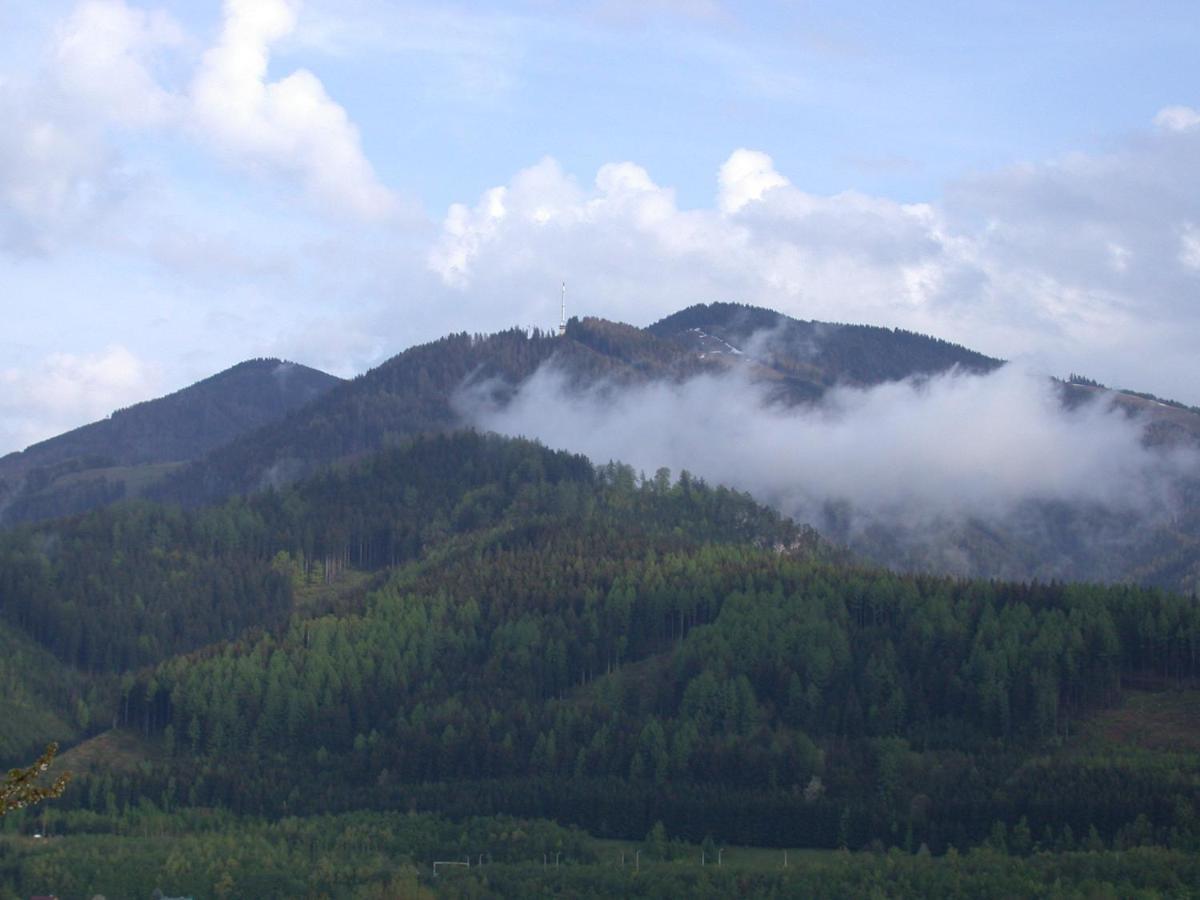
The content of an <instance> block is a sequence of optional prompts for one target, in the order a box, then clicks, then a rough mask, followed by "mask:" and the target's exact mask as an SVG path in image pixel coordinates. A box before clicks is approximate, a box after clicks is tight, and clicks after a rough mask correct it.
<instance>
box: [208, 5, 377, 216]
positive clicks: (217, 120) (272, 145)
mask: <svg viewBox="0 0 1200 900" xmlns="http://www.w3.org/2000/svg"><path fill="white" fill-rule="evenodd" d="M295 27H296V5H295V4H294V3H289V2H286V0H226V2H225V7H224V23H223V27H222V31H221V36H220V38H219V39H218V41H217V43H216V45H215V46H213V47H212V48H210V49H209V50H208V51H207V52H206V53H205V54H204V59H203V61H202V62H201V65H200V69H199V71H198V72H197V74H196V77H195V79H194V81H193V83H192V87H191V97H192V103H193V126H194V127H195V128H196V130H197V131H198V132H199V133H200V134H201V135H202V137H203V138H204V139H205V140H207V141H209V142H211V143H212V144H213V145H214V146H215V147H216V148H217V149H218V150H219V151H221V152H222V153H224V154H226V155H228V156H230V157H233V158H235V159H239V160H242V161H245V162H247V163H249V164H251V165H255V164H257V165H266V166H269V167H271V168H274V169H278V170H284V171H290V172H293V173H295V174H296V175H298V176H299V177H300V178H301V179H302V180H303V181H304V183H305V185H306V187H307V188H308V190H309V191H310V193H311V194H313V195H314V196H315V197H316V198H318V199H319V200H321V201H322V202H323V203H325V204H327V205H328V206H330V207H332V208H334V209H339V210H342V211H345V212H349V213H352V214H355V215H358V216H362V217H365V218H369V219H377V218H381V217H384V216H386V215H388V214H389V213H390V212H391V211H392V210H393V209H394V206H395V200H394V198H393V196H392V194H391V192H390V191H388V189H387V188H385V187H384V186H383V185H382V184H380V183H379V180H378V179H377V177H376V175H375V172H374V169H373V168H372V167H371V164H370V162H368V161H367V159H366V157H365V156H364V155H363V152H362V147H361V143H360V140H359V134H358V129H357V128H356V127H355V126H354V124H353V123H352V122H351V121H350V118H349V116H348V115H347V113H346V111H345V109H343V108H342V107H341V106H340V105H338V104H337V103H336V102H335V101H334V100H332V99H331V98H330V97H329V95H328V94H327V93H326V92H325V88H324V85H322V83H321V81H320V79H318V78H317V77H316V76H315V75H314V74H313V73H312V72H310V71H308V70H307V69H298V70H296V71H295V72H292V73H291V74H290V75H287V76H285V77H284V78H281V79H279V80H278V81H272V82H268V81H267V64H268V61H269V59H270V48H271V45H272V44H274V43H276V42H277V41H279V40H280V39H281V38H283V37H286V36H287V35H288V34H290V33H291V32H292V31H293V30H294V29H295Z"/></svg>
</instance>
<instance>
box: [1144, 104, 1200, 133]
mask: <svg viewBox="0 0 1200 900" xmlns="http://www.w3.org/2000/svg"><path fill="white" fill-rule="evenodd" d="M1154 124H1155V125H1157V126H1158V127H1159V128H1165V129H1166V130H1167V131H1191V130H1192V129H1193V128H1197V127H1200V112H1196V110H1194V109H1192V108H1191V107H1190V106H1167V107H1164V108H1163V109H1160V110H1159V111H1158V115H1156V116H1155V117H1154Z"/></svg>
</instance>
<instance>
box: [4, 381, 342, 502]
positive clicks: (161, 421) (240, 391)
mask: <svg viewBox="0 0 1200 900" xmlns="http://www.w3.org/2000/svg"><path fill="white" fill-rule="evenodd" d="M339 381H340V379H338V378H335V377H334V376H332V375H327V374H325V373H324V372H320V371H318V370H316V369H311V368H309V367H307V366H302V365H298V364H296V363H289V362H283V361H281V360H277V359H256V360H250V361H247V362H243V363H239V364H238V365H236V366H233V367H232V368H230V369H226V370H225V371H224V372H220V373H218V374H216V375H213V376H211V377H209V378H206V379H204V380H203V381H199V382H197V383H196V384H193V385H191V386H190V387H187V388H184V389H182V390H180V391H176V392H175V393H173V394H169V395H167V396H165V397H160V398H158V399H156V400H148V401H146V402H144V403H138V404H136V405H134V406H130V407H127V408H125V409H121V410H118V411H116V412H114V413H113V414H112V415H111V416H110V417H109V418H107V419H103V420H101V421H99V422H93V423H91V424H90V425H84V426H82V427H81V428H76V429H74V430H73V431H69V432H67V433H66V434H62V435H59V436H58V437H54V438H50V439H49V440H45V441H42V442H40V443H37V444H34V445H32V446H30V447H29V448H27V449H26V450H24V451H22V452H19V453H11V454H9V455H7V456H5V457H3V458H2V459H0V522H14V521H22V520H28V519H41V518H48V517H50V516H56V515H64V514H67V513H73V512H80V511H82V510H85V509H90V508H93V507H95V506H97V505H100V504H102V503H105V502H111V501H112V500H114V499H119V498H120V497H123V496H132V495H136V494H138V493H141V492H142V491H143V490H144V489H145V487H146V486H147V485H148V484H150V483H152V482H154V481H156V480H158V479H159V478H161V477H162V476H163V475H164V474H165V473H166V472H168V471H169V470H170V468H171V467H172V466H173V465H175V464H178V463H181V462H185V461H187V460H192V459H197V458H198V457H201V456H203V455H204V454H205V453H207V452H209V451H210V450H212V449H214V448H216V447H219V446H221V445H222V444H224V443H227V442H228V441H230V440H232V439H233V438H235V437H237V436H238V435H241V434H244V433H245V432H247V431H251V430H253V429H256V428H259V427H261V426H263V425H265V424H267V423H269V422H274V421H277V420H279V419H282V418H283V417H284V416H286V415H287V414H288V413H289V412H291V411H292V410H294V409H296V408H298V407H301V406H303V405H304V404H306V403H308V402H310V401H312V400H313V399H315V398H316V397H319V396H320V395H322V394H323V393H325V392H326V391H328V390H329V389H330V388H332V387H333V386H334V385H336V384H337V383H338V382H339Z"/></svg>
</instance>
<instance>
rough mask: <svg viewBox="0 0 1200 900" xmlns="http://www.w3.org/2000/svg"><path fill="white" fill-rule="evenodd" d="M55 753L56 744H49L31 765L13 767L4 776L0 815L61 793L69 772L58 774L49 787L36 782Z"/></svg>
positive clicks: (69, 775) (48, 767) (56, 750)
mask: <svg viewBox="0 0 1200 900" xmlns="http://www.w3.org/2000/svg"><path fill="white" fill-rule="evenodd" d="M56 753H58V744H50V745H48V746H47V747H46V750H45V752H43V753H42V755H41V756H39V757H38V760H37V762H35V763H34V764H33V765H32V766H30V767H29V768H27V769H13V770H11V771H10V772H9V773H8V775H6V776H5V777H4V781H3V783H0V816H4V815H7V814H8V813H10V812H12V811H13V810H16V809H23V808H24V807H26V806H33V804H35V803H40V802H41V801H43V800H47V799H50V798H52V797H59V796H61V795H62V792H63V791H64V790H65V789H66V787H67V782H68V781H70V780H71V774H70V773H69V772H64V773H63V774H62V775H59V776H58V778H56V779H55V780H54V782H53V783H52V784H51V785H50V786H49V787H42V786H41V785H39V784H38V779H39V778H41V777H42V776H43V775H44V774H46V772H47V771H48V770H49V769H50V764H51V763H52V762H54V756H55V754H56Z"/></svg>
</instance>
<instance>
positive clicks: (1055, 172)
mask: <svg viewBox="0 0 1200 900" xmlns="http://www.w3.org/2000/svg"><path fill="white" fill-rule="evenodd" d="M1171 121H1172V122H1176V123H1177V124H1178V122H1179V121H1182V119H1181V118H1180V116H1179V115H1176V116H1175V117H1174V118H1172V119H1171ZM1198 158H1200V129H1188V128H1162V129H1159V130H1158V131H1155V132H1147V133H1146V134H1144V135H1142V136H1140V137H1138V138H1137V139H1131V140H1130V141H1129V142H1128V143H1126V144H1125V145H1124V146H1121V147H1119V148H1117V149H1116V150H1113V151H1112V152H1109V153H1106V154H1071V155H1068V156H1065V157H1062V158H1060V159H1055V160H1051V161H1048V162H1045V163H1038V164H1024V165H1019V166H1013V167H1010V168H1006V169H1003V170H999V171H995V172H991V173H986V174H980V175H976V176H973V177H970V178H965V179H962V180H959V181H957V182H955V183H953V184H952V185H950V186H949V187H948V189H947V191H946V195H945V197H944V199H942V200H941V201H939V202H937V203H913V204H906V203H898V202H895V201H893V200H889V199H887V198H883V197H877V196H870V195H866V194H863V193H860V192H855V191H846V192H842V193H839V194H833V195H816V194H811V193H808V192H806V191H804V190H802V189H800V188H799V187H797V186H796V185H795V184H794V183H793V182H792V181H791V180H790V179H788V178H787V177H786V176H785V175H783V174H781V173H780V172H778V171H777V169H776V167H775V165H774V163H773V161H772V160H771V158H770V157H769V156H768V155H767V154H765V153H762V152H759V151H752V150H748V149H739V150H736V151H735V152H734V153H733V154H731V156H730V157H729V158H728V159H727V160H726V162H725V163H724V164H723V165H722V166H721V167H720V170H719V172H718V174H717V191H716V195H715V198H714V203H713V205H712V206H711V207H704V208H699V209H687V208H682V207H681V206H680V205H679V204H678V203H677V201H676V198H675V194H674V192H673V191H672V190H671V189H670V188H669V187H666V186H663V185H661V184H660V183H658V182H657V181H656V180H655V179H654V178H653V177H652V176H651V174H650V173H648V172H646V171H645V170H644V169H642V168H641V167H639V166H637V165H636V164H634V163H629V162H625V163H618V164H609V165H607V166H604V167H602V168H601V169H600V170H599V172H598V173H597V176H596V178H595V179H594V181H593V182H592V184H591V185H581V184H580V183H578V182H576V180H575V179H574V178H573V177H571V176H570V175H569V174H568V173H564V172H563V171H562V169H561V168H560V167H559V166H558V165H557V164H556V163H555V162H554V161H553V160H543V161H542V162H541V163H539V164H537V165H536V166H534V167H532V168H530V169H527V170H524V171H522V172H519V173H518V174H517V175H516V176H515V177H514V178H513V179H512V180H510V181H509V182H508V183H507V184H504V185H500V186H497V187H495V188H492V189H491V190H489V191H487V192H486V193H485V194H484V196H483V197H482V198H481V199H480V200H479V201H478V202H477V203H476V204H474V205H466V204H456V205H455V206H453V207H451V209H450V211H449V213H448V214H447V216H446V218H445V220H444V222H443V226H442V234H441V236H440V238H439V239H438V241H437V243H436V244H435V246H434V247H433V248H432V250H431V251H430V253H429V254H428V259H427V261H428V265H429V267H430V269H431V271H433V272H434V273H436V274H437V275H438V276H439V277H440V279H441V280H442V282H443V284H444V285H445V286H446V287H447V288H450V289H452V290H456V291H460V292H464V293H466V292H473V291H479V290H481V289H482V288H483V286H486V294H487V298H488V302H489V304H493V305H494V304H497V303H500V304H509V306H507V307H506V308H510V309H512V310H513V312H525V311H527V310H528V311H529V312H531V313H532V314H533V316H534V318H532V319H530V320H527V321H532V322H537V321H539V320H541V321H549V320H551V319H552V318H553V312H554V292H553V290H552V287H553V286H554V285H555V284H557V282H558V280H559V279H560V278H563V277H565V278H566V279H567V281H568V283H570V284H572V285H573V286H574V287H575V290H574V291H573V292H572V294H573V297H574V298H575V301H576V303H578V304H580V305H579V307H577V308H580V309H582V310H583V311H585V312H590V313H596V314H601V315H605V316H608V317H611V318H623V319H625V320H627V321H632V322H635V323H639V324H640V323H646V322H649V321H652V320H653V319H655V318H657V317H660V316H663V315H667V314H669V313H670V312H673V311H674V310H676V309H679V308H680V307H683V306H686V305H689V304H691V303H694V302H697V301H698V300H716V299H732V300H739V301H743V302H748V303H754V304H759V305H763V306H768V307H772V308H775V309H778V310H780V311H782V312H785V313H787V314H789V315H793V316H796V317H799V318H804V319H826V320H832V321H851V322H864V323H871V324H883V325H891V326H899V327H904V328H909V329H913V330H917V331H923V332H927V333H932V334H936V335H938V336H940V337H945V338H949V339H951V340H956V341H959V342H961V343H964V344H968V345H970V346H974V347H977V348H979V349H982V350H984V351H987V352H991V353H993V354H995V355H1000V356H1006V357H1025V358H1027V359H1029V360H1030V361H1031V362H1033V363H1035V364H1037V365H1040V366H1043V367H1046V368H1054V369H1060V370H1064V371H1065V370H1066V369H1068V368H1075V369H1076V370H1081V369H1086V370H1089V371H1091V372H1093V373H1094V374H1095V376H1096V377H1100V378H1102V379H1105V380H1109V381H1112V382H1117V383H1121V384H1124V385H1129V386H1137V385H1140V386H1142V387H1143V388H1144V389H1149V390H1153V391H1155V392H1158V393H1165V394H1168V395H1175V396H1178V397H1180V398H1181V399H1184V400H1187V401H1189V402H1193V403H1194V402H1198V401H1200V396H1197V395H1196V391H1195V385H1196V384H1197V383H1200V358H1198V357H1196V355H1195V353H1194V352H1193V350H1192V345H1193V344H1194V336H1195V335H1196V334H1197V333H1200V309H1197V308H1196V307H1195V304H1193V303H1191V302H1190V300H1189V298H1190V297H1191V296H1193V295H1194V292H1195V283H1196V282H1195V278H1196V271H1197V268H1196V265H1195V261H1196V260H1197V259H1198V258H1200V251H1197V242H1196V231H1195V226H1194V223H1195V222H1198V221H1200V166H1197V165H1196V161H1197V159H1198ZM535 297H536V298H540V299H539V300H538V301H537V302H533V301H532V300H531V299H530V298H535Z"/></svg>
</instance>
